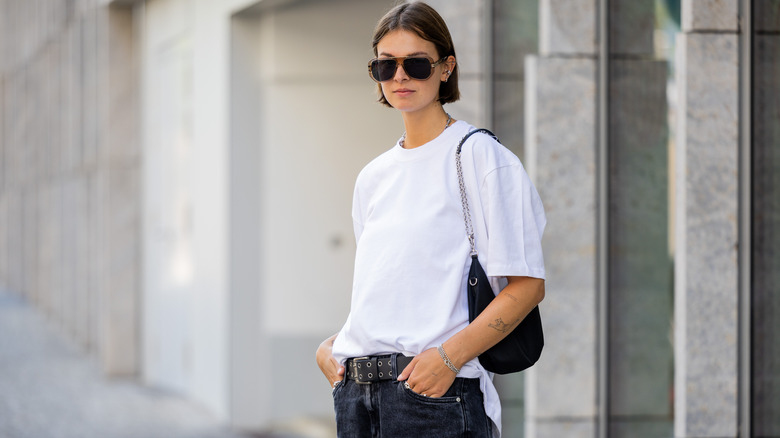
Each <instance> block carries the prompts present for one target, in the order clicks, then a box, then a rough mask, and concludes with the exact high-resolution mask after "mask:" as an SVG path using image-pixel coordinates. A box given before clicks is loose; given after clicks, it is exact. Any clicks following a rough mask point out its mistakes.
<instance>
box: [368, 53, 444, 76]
mask: <svg viewBox="0 0 780 438" xmlns="http://www.w3.org/2000/svg"><path fill="white" fill-rule="evenodd" d="M409 58H421V59H427V60H428V62H430V63H431V72H430V74H428V76H427V77H425V78H414V77H412V75H410V74H409V72H408V71H406V68H404V61H406V60H407V59H409ZM447 58H449V56H445V57H443V58H441V59H440V60H438V61H434V60H433V58H431V57H430V56H425V55H413V56H393V57H386V58H371V60H369V61H368V76H369V77H370V78H371V79H372V80H373V81H374V82H376V83H381V82H387V81H391V80H393V78H394V77H395V75H396V73H398V67H401V68H403V69H404V73H406V75H407V76H409V78H410V79H414V80H416V81H427V80H428V79H430V78H431V76H433V71H434V70H435V69H436V66H437V65H439V64H441V63H443V62H444V61H446V60H447ZM389 60H393V61H395V70H393V76H391V77H390V79H385V80H384V81H378V80H376V78H375V77H374V74H373V73H372V72H371V64H373V63H374V62H376V61H389Z"/></svg>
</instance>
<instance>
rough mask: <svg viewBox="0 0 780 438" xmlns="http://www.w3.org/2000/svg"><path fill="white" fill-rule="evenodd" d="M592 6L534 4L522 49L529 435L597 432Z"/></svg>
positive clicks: (589, 2) (583, 0)
mask: <svg viewBox="0 0 780 438" xmlns="http://www.w3.org/2000/svg"><path fill="white" fill-rule="evenodd" d="M596 17H597V8H596V1H595V0H576V1H558V0H543V1H541V2H540V3H539V20H540V21H539V45H540V54H539V56H531V57H528V58H526V72H525V74H526V77H525V81H526V82H525V83H526V92H525V99H526V108H525V121H526V123H525V138H526V141H525V149H526V150H525V161H526V165H527V167H528V168H529V173H530V174H531V176H532V178H533V179H534V182H535V184H536V187H537V188H538V190H539V194H540V195H541V197H542V200H543V202H544V206H545V211H546V213H547V218H548V222H547V231H546V232H545V236H544V240H543V246H544V255H545V265H546V270H547V278H548V279H547V283H546V289H547V294H546V298H545V300H544V302H543V303H542V305H541V307H540V310H541V313H542V320H543V321H544V328H545V341H546V342H545V349H544V352H543V353H542V357H541V359H540V360H539V362H538V363H537V364H536V365H535V366H534V367H532V368H531V369H530V370H528V371H527V372H526V382H525V394H526V397H525V405H526V436H527V437H539V438H544V437H561V436H572V437H574V436H583V437H588V436H594V434H595V431H596V418H597V415H598V409H599V407H598V404H597V376H598V369H597V342H598V339H597V332H596V327H597V320H596V303H597V283H596V282H597V278H596V272H597V270H596V267H597V265H596V264H597V253H596V245H597V236H596V229H597V223H596V207H597V192H596V180H597V173H596V151H597V142H596V132H597V120H596V117H597V108H596V100H597V99H596V97H597V94H596V91H597V62H596V54H597V45H596V34H597V23H596Z"/></svg>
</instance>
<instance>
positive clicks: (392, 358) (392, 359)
mask: <svg viewBox="0 0 780 438" xmlns="http://www.w3.org/2000/svg"><path fill="white" fill-rule="evenodd" d="M398 354H399V353H393V354H392V355H391V356H390V364H392V367H393V379H392V380H393V381H397V380H398V375H399V374H400V372H399V371H398V361H397V359H398Z"/></svg>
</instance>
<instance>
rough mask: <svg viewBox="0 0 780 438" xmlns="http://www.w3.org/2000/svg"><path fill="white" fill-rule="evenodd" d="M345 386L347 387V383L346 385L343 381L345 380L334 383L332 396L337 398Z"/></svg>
mask: <svg viewBox="0 0 780 438" xmlns="http://www.w3.org/2000/svg"><path fill="white" fill-rule="evenodd" d="M344 385H345V383H344V381H343V380H337V381H336V382H334V384H333V389H332V390H331V395H332V396H333V397H335V396H336V394H337V393H338V392H340V390H341V388H342V387H343V386H344Z"/></svg>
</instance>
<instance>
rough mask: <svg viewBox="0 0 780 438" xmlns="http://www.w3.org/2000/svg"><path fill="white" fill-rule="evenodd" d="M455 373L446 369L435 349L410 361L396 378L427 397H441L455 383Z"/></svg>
mask: <svg viewBox="0 0 780 438" xmlns="http://www.w3.org/2000/svg"><path fill="white" fill-rule="evenodd" d="M455 376H456V375H455V373H454V372H453V371H452V370H451V369H449V367H447V365H446V364H445V363H444V360H443V359H442V358H441V356H439V352H438V351H437V350H436V348H429V349H428V350H425V351H423V352H422V353H420V354H418V355H417V356H415V357H414V359H412V361H411V362H410V363H409V365H407V366H406V368H405V369H404V370H403V372H402V373H401V375H399V376H398V380H399V381H406V383H407V384H408V385H409V386H408V388H409V389H411V390H412V391H414V392H416V393H418V394H422V395H424V396H427V397H441V396H443V395H444V394H446V393H447V390H448V389H450V386H452V383H453V382H455Z"/></svg>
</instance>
